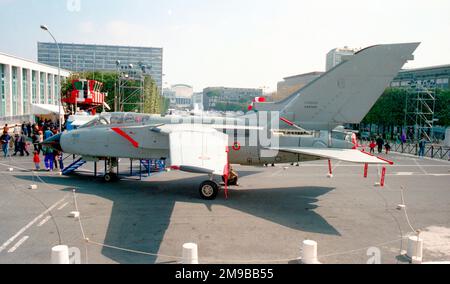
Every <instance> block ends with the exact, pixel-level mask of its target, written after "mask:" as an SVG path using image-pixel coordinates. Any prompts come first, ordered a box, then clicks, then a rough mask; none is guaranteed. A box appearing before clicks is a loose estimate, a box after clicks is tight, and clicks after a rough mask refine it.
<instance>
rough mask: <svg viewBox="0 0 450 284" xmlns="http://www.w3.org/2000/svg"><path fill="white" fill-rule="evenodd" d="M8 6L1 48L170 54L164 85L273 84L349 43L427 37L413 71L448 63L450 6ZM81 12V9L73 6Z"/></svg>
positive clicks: (318, 66) (265, 2)
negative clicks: (80, 47)
mask: <svg viewBox="0 0 450 284" xmlns="http://www.w3.org/2000/svg"><path fill="white" fill-rule="evenodd" d="M74 1H77V0H0V27H1V33H0V51H1V52H6V53H10V54H13V55H18V56H21V57H25V58H29V59H33V60H36V57H37V55H36V53H37V51H36V49H37V47H36V42H37V41H50V40H51V39H50V38H49V35H48V34H46V33H44V32H43V31H41V30H40V29H39V25H40V24H47V25H48V26H49V27H50V29H51V30H52V32H53V33H54V35H55V36H56V38H57V39H58V40H59V41H61V42H69V43H71V42H74V43H92V44H121V45H138V46H154V47H163V48H164V74H166V76H165V79H164V82H167V83H169V84H176V83H187V84H191V85H193V86H194V88H195V89H196V90H201V89H202V88H204V87H207V86H230V87H264V86H267V87H270V89H272V90H273V89H275V88H276V83H277V82H278V81H280V80H281V79H282V78H283V77H287V76H290V75H295V74H299V73H304V72H311V71H323V70H324V69H325V55H326V53H327V52H328V51H329V50H331V49H333V48H335V47H342V46H350V47H367V46H370V45H374V44H379V43H400V42H410V41H414V42H415V41H420V42H422V45H421V46H420V47H419V49H418V50H417V52H416V60H415V61H414V62H412V63H410V64H408V65H407V67H409V68H411V67H423V66H430V65H441V64H450V16H449V15H450V1H449V0H428V1H419V0H378V1H363V0H346V1H330V0H327V1H325V0H313V1H312V0H311V1H303V0H109V1H106V0H80V1H81V10H80V11H73V9H68V6H67V4H68V2H74ZM75 6H76V5H75Z"/></svg>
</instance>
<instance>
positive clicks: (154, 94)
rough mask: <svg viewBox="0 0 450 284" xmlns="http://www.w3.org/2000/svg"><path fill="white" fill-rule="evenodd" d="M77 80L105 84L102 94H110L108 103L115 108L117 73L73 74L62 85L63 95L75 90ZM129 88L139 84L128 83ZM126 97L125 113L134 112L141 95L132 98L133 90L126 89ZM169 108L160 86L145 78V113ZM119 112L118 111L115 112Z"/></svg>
mask: <svg viewBox="0 0 450 284" xmlns="http://www.w3.org/2000/svg"><path fill="white" fill-rule="evenodd" d="M76 79H87V80H97V81H99V82H101V83H103V88H102V92H103V93H108V97H107V98H106V103H107V104H108V105H110V106H111V107H113V106H114V105H115V98H116V96H117V95H118V94H117V83H118V75H117V73H116V72H100V71H96V72H83V73H79V74H73V75H71V76H70V77H68V78H67V79H66V80H65V81H64V83H63V84H62V86H61V87H62V93H63V94H68V93H70V91H71V90H72V89H73V86H72V81H73V80H76ZM126 84H127V86H128V87H137V86H139V84H140V83H139V82H136V81H130V82H126ZM123 91H124V92H125V95H126V96H128V97H129V100H128V101H127V103H129V104H127V105H126V106H124V111H125V112H134V111H135V110H136V109H137V106H139V103H140V97H139V95H134V96H132V93H133V90H132V89H126V88H125V89H124V90H123ZM168 108H169V103H168V102H167V101H166V100H165V99H164V98H163V97H162V96H161V95H159V92H158V86H157V85H156V82H155V81H154V80H153V79H152V78H151V76H145V77H144V112H145V113H151V114H162V113H166V112H167V110H168ZM115 111H118V110H115Z"/></svg>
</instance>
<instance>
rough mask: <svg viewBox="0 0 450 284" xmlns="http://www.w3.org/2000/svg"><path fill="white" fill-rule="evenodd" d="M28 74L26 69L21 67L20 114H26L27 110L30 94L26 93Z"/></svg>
mask: <svg viewBox="0 0 450 284" xmlns="http://www.w3.org/2000/svg"><path fill="white" fill-rule="evenodd" d="M27 86H28V75H27V70H26V69H22V100H23V101H22V114H26V113H27V112H28V98H29V97H30V94H29V93H28V88H27Z"/></svg>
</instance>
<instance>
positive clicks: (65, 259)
mask: <svg viewBox="0 0 450 284" xmlns="http://www.w3.org/2000/svg"><path fill="white" fill-rule="evenodd" d="M52 264H70V260H69V247H68V246H56V247H53V248H52Z"/></svg>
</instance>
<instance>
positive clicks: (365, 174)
mask: <svg viewBox="0 0 450 284" xmlns="http://www.w3.org/2000/svg"><path fill="white" fill-rule="evenodd" d="M368 175H369V164H365V165H364V178H367V176H368Z"/></svg>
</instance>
